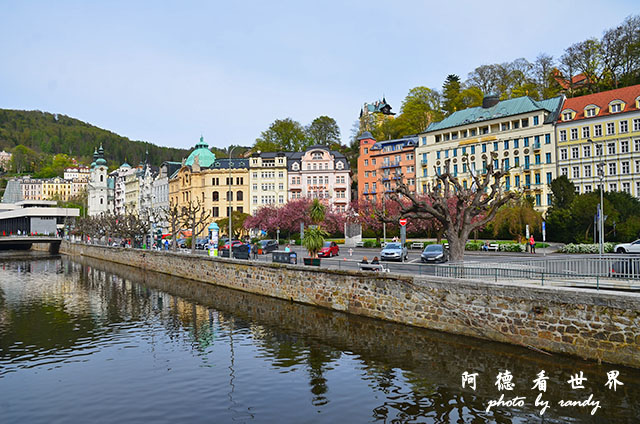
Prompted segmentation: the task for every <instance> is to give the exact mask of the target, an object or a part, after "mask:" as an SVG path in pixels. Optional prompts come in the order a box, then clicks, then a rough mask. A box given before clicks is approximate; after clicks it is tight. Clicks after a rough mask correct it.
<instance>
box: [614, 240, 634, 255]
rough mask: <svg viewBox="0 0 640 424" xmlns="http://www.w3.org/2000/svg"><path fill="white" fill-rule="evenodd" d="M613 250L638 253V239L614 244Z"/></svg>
mask: <svg viewBox="0 0 640 424" xmlns="http://www.w3.org/2000/svg"><path fill="white" fill-rule="evenodd" d="M613 251H614V252H616V253H640V240H636V241H634V242H632V243H622V244H616V247H614V248H613Z"/></svg>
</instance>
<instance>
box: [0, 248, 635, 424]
mask: <svg viewBox="0 0 640 424" xmlns="http://www.w3.org/2000/svg"><path fill="white" fill-rule="evenodd" d="M542 371H544V373H541V372H542ZM612 371H615V372H617V376H616V374H615V373H614V374H609V375H608V373H610V372H612ZM465 372H467V373H468V374H469V375H471V376H470V377H469V378H467V379H466V381H465V384H464V387H463V384H462V382H463V377H462V376H463V373H465ZM476 373H477V375H476V376H475V378H474V377H473V375H474V374H476ZM580 373H582V374H580ZM498 376H500V377H501V378H500V381H499V383H500V384H499V385H498V384H497V383H498ZM540 377H541V378H540ZM572 377H577V378H573V383H574V384H573V386H575V387H573V386H572V384H571V383H570V380H571V379H572ZM580 377H583V378H582V379H581V378H580ZM611 377H614V378H611ZM474 380H475V389H474V388H473V386H474V384H473V383H474ZM535 380H537V382H538V384H537V385H536V383H535ZM608 381H609V385H607V382H608ZM617 382H619V383H621V384H617ZM534 386H536V387H535V388H534ZM542 386H546V387H545V388H546V391H542V390H541V389H542V388H543V387H542ZM577 386H582V387H584V388H579V387H577ZM614 388H615V390H614ZM509 389H511V390H509ZM538 396H541V397H540V399H539V400H538V403H539V405H537V406H536V398H538ZM501 397H502V402H499V400H500V398H501ZM514 398H516V400H515V401H514ZM572 401H574V403H572ZM542 402H548V404H547V405H548V407H547V408H544V406H545V404H544V403H542ZM576 402H577V403H576ZM494 405H495V406H494ZM543 409H544V414H541V411H542V410H543ZM592 413H593V415H592ZM639 417H640V370H635V369H630V368H625V367H622V366H613V365H608V364H601V365H599V364H597V363H594V362H587V361H581V360H579V359H576V358H571V357H567V356H562V355H558V354H554V355H546V354H544V353H539V352H534V351H532V350H528V349H526V348H524V347H517V346H510V345H505V344H500V343H494V342H487V341H483V340H477V339H473V338H468V337H459V336H454V335H449V334H443V333H439V332H435V331H429V330H424V329H419V328H412V327H408V326H402V325H396V324H392V323H387V322H382V321H377V320H372V319H366V318H361V317H355V316H350V315H347V314H342V313H337V312H332V311H328V310H324V309H320V308H314V307H310V306H305V305H300V304H296V303H291V302H286V301H281V300H277V299H271V298H266V297H261V296H256V295H252V294H248V293H243V292H238V291H234V290H229V289H224V288H221V287H216V286H213V285H207V284H203V283H197V282H193V281H189V280H184V279H180V278H175V277H171V276H167V275H163V274H157V273H152V272H143V271H141V270H138V269H135V268H132V267H127V266H122V265H116V264H113V263H108V262H103V261H99V260H95V259H89V258H70V257H67V256H49V255H47V254H44V253H38V252H31V253H26V252H13V253H11V252H2V253H1V256H0V422H1V423H3V424H8V423H29V424H31V423H81V422H87V423H116V422H117V423H146V422H153V423H163V422H167V423H169V422H170V423H187V422H188V423H205V422H206V423H231V422H237V423H243V422H256V423H367V422H380V423H396V422H398V423H399V422H411V423H413V422H419V423H476V422H479V423H482V422H487V423H493V422H498V423H538V422H540V423H543V422H544V423H567V422H574V423H605V422H611V423H637V422H639V420H640V418H639Z"/></svg>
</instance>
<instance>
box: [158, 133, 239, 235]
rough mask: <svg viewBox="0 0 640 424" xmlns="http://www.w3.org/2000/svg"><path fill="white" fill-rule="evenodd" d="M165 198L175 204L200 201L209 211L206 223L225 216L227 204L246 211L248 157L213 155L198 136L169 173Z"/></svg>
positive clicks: (180, 206) (180, 205) (183, 205)
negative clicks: (171, 173) (167, 191)
mask: <svg viewBox="0 0 640 424" xmlns="http://www.w3.org/2000/svg"><path fill="white" fill-rule="evenodd" d="M229 165H231V167H229ZM169 202H170V203H171V205H178V207H179V208H182V207H185V206H187V205H188V204H189V202H196V203H200V204H202V205H204V208H205V210H207V211H209V212H210V213H211V218H210V220H209V222H207V226H208V225H209V224H210V223H211V222H215V221H218V220H220V219H223V218H227V217H228V216H229V208H230V209H231V210H232V211H238V212H244V213H248V212H249V159H240V158H238V159H235V158H234V159H231V160H229V159H217V158H216V156H215V155H214V154H213V153H212V152H211V151H210V150H209V148H208V145H207V144H206V143H205V142H204V141H203V139H202V138H200V142H199V143H198V144H197V145H196V147H195V149H194V150H193V152H191V154H190V155H189V157H188V158H187V159H186V160H185V161H184V163H183V165H182V167H181V168H180V169H179V170H178V171H176V172H175V173H174V174H173V175H171V176H170V177H169ZM221 231H222V229H221Z"/></svg>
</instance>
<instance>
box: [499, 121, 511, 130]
mask: <svg viewBox="0 0 640 424" xmlns="http://www.w3.org/2000/svg"><path fill="white" fill-rule="evenodd" d="M500 128H501V129H502V131H507V130H508V129H509V123H508V122H504V123H503V124H502V125H501V126H500Z"/></svg>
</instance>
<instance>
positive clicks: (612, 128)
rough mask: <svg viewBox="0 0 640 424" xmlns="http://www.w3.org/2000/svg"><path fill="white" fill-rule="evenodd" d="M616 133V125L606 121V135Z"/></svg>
mask: <svg viewBox="0 0 640 424" xmlns="http://www.w3.org/2000/svg"><path fill="white" fill-rule="evenodd" d="M615 133H616V126H615V124H614V123H613V122H607V135H612V134H615Z"/></svg>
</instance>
